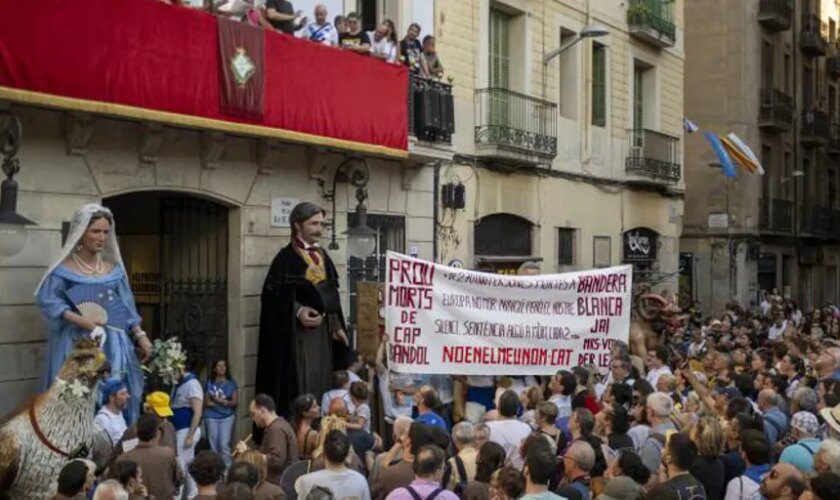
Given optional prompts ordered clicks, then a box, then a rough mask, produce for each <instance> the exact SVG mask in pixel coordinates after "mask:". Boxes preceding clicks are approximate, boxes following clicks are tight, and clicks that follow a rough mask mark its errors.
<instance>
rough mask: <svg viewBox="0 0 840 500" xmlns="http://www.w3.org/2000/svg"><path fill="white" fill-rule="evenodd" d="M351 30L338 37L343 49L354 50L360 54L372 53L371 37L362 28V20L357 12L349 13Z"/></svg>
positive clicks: (348, 20) (348, 21)
mask: <svg viewBox="0 0 840 500" xmlns="http://www.w3.org/2000/svg"><path fill="white" fill-rule="evenodd" d="M347 24H348V25H349V30H348V31H347V33H342V34H340V35H339V37H338V44H339V45H340V46H341V48H342V49H347V50H352V51H353V52H357V53H359V54H370V38H369V37H368V35H367V33H365V32H364V30H363V29H362V20H361V19H360V18H359V15H358V14H356V13H355V12H351V13H350V14H347Z"/></svg>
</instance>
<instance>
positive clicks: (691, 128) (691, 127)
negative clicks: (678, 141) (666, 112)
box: [683, 118, 700, 134]
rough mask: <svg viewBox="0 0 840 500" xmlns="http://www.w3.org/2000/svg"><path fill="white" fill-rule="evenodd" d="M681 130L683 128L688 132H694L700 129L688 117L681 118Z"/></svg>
mask: <svg viewBox="0 0 840 500" xmlns="http://www.w3.org/2000/svg"><path fill="white" fill-rule="evenodd" d="M683 130H685V131H686V132H688V133H689V134H693V133H694V132H697V131H698V130H700V127H698V126H697V124H696V123H694V122H693V121H691V120H689V119H688V118H683Z"/></svg>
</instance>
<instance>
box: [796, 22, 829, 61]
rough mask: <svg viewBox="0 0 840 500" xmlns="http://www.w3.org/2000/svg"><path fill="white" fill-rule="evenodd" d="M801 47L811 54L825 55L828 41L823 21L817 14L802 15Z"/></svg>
mask: <svg viewBox="0 0 840 500" xmlns="http://www.w3.org/2000/svg"><path fill="white" fill-rule="evenodd" d="M799 48H800V49H801V50H802V52H803V53H805V54H807V55H809V56H814V57H818V56H824V55H825V52H826V50H827V48H828V42H826V40H825V37H824V36H823V34H822V23H821V22H820V18H819V16H817V15H815V14H803V15H802V30H801V32H800V34H799Z"/></svg>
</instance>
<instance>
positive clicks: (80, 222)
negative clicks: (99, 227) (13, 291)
mask: <svg viewBox="0 0 840 500" xmlns="http://www.w3.org/2000/svg"><path fill="white" fill-rule="evenodd" d="M97 212H104V213H106V214H108V216H109V217H110V218H111V232H110V233H109V234H108V240H107V241H106V242H105V250H104V251H103V252H102V258H103V259H104V260H107V261H110V262H113V263H114V265H117V266H120V267H121V268H122V270H123V272H126V271H125V265H123V260H122V255H120V247H119V245H118V244H117V229H116V221H114V214H113V213H111V211H110V210H109V209H108V208H106V207H103V206H102V205H100V204H98V203H88V204H87V205H83V206H81V207H79V208H77V209H76V211H75V212H73V219H72V220H71V221H70V232H69V233H67V241H65V242H64V247H63V248H62V249H61V254H60V255H59V256H58V258H57V259H56V260H55V262H53V263H52V265H51V266H50V267H49V269H47V272H45V273H44V276H43V277H42V278H41V281H40V282H38V286H37V287H36V288H35V296H36V297H37V296H38V292H40V291H41V286H42V285H43V284H44V281H46V279H47V277H48V276H49V275H50V274H51V273H52V272H53V271H55V269H56V268H57V267H58V266H60V265H61V264H62V263H63V262H64V261H65V260H67V258H68V257H70V255H71V254H73V252H75V251H76V245H78V244H79V240H81V239H82V236H83V235H84V234H85V231H87V228H88V226H89V225H90V219H91V217H92V216H93V214H95V213H97Z"/></svg>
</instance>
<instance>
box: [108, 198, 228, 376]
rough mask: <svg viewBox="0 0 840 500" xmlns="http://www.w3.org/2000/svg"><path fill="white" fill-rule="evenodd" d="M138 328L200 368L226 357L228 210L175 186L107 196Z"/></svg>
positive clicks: (197, 369) (202, 368)
mask: <svg viewBox="0 0 840 500" xmlns="http://www.w3.org/2000/svg"><path fill="white" fill-rule="evenodd" d="M103 203H104V205H106V206H107V207H108V208H110V209H111V210H112V211H113V212H114V219H115V221H116V228H117V237H118V238H119V243H120V251H121V252H122V256H123V260H124V262H125V266H126V270H127V272H128V276H129V280H130V281H131V289H132V291H133V292H134V297H135V301H136V303H137V307H138V310H139V312H140V315H141V316H142V317H143V327H144V329H145V330H146V331H147V332H148V333H149V335H150V336H151V337H152V338H169V337H178V339H179V340H180V341H181V343H182V345H183V346H184V348H185V349H186V350H187V352H188V353H189V354H190V357H191V358H192V360H193V361H195V362H196V371H197V372H201V371H203V370H204V368H205V367H207V365H209V363H212V362H213V360H214V359H218V358H222V357H224V358H227V356H228V342H227V336H228V327H227V325H228V314H227V290H228V283H227V275H228V208H227V207H225V206H223V205H220V204H217V203H214V202H212V201H208V200H205V199H201V198H196V197H192V196H187V195H183V194H179V193H173V192H161V191H148V192H139V193H131V194H125V195H119V196H114V197H111V198H106V199H105V200H104V201H103Z"/></svg>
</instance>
